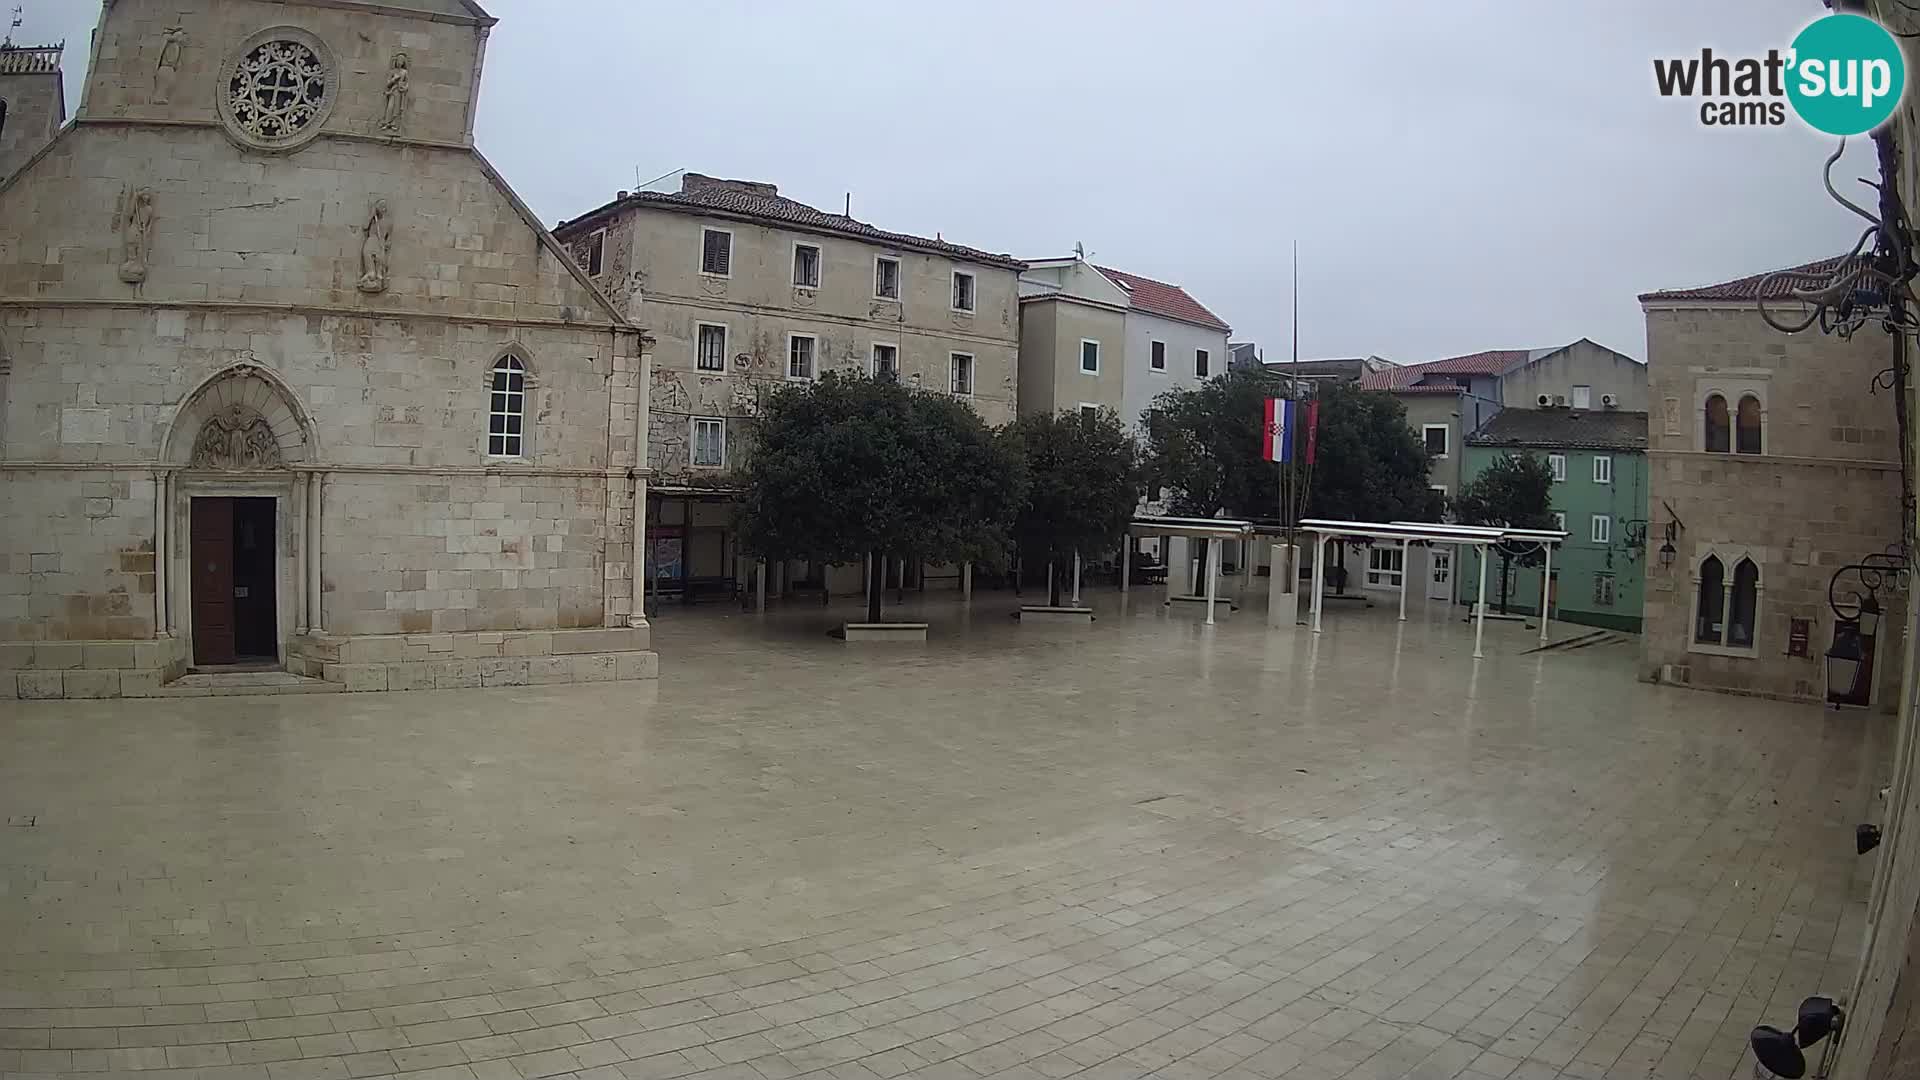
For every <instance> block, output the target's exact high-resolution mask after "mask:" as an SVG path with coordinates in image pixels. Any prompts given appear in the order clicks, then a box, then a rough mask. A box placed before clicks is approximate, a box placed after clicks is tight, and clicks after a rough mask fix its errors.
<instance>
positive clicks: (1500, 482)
mask: <svg viewBox="0 0 1920 1080" xmlns="http://www.w3.org/2000/svg"><path fill="white" fill-rule="evenodd" d="M1453 507H1454V512H1455V513H1456V514H1457V515H1458V516H1459V518H1460V521H1461V523H1462V524H1465V525H1498V526H1503V527H1506V528H1510V529H1551V528H1553V468H1552V467H1551V466H1549V465H1548V464H1547V463H1546V462H1545V461H1542V460H1541V459H1539V458H1537V457H1535V456H1534V455H1532V454H1506V455H1502V456H1500V457H1496V458H1494V459H1493V464H1491V465H1489V466H1487V468H1486V470H1485V471H1483V472H1482V473H1481V474H1480V475H1479V476H1476V477H1474V478H1473V480H1472V482H1470V483H1468V484H1467V486H1466V487H1463V488H1461V489H1460V497H1459V498H1457V499H1455V500H1454V501H1453ZM1496 546H1497V547H1498V549H1499V551H1500V613H1501V614H1502V615H1505V614H1506V613H1507V583H1508V580H1509V574H1510V571H1511V567H1512V563H1513V562H1514V561H1515V560H1518V561H1519V563H1520V565H1522V566H1537V565H1539V563H1540V556H1541V553H1542V551H1543V550H1544V549H1543V548H1541V547H1540V545H1538V544H1532V545H1526V546H1525V547H1523V548H1521V549H1517V550H1516V549H1513V548H1512V547H1511V546H1510V545H1507V544H1499V545H1496Z"/></svg>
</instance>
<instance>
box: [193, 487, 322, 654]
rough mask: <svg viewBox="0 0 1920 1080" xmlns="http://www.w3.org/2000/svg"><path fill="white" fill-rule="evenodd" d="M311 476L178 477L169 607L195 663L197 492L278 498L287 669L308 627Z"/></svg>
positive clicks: (279, 618)
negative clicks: (304, 616)
mask: <svg viewBox="0 0 1920 1080" xmlns="http://www.w3.org/2000/svg"><path fill="white" fill-rule="evenodd" d="M305 481H306V477H305V475H304V474H301V473H295V472H282V473H278V474H273V473H264V474H249V475H239V476H234V475H227V474H220V473H202V472H182V473H176V474H175V475H174V477H173V484H172V492H171V495H170V497H169V498H168V500H167V506H166V514H167V518H168V521H167V524H166V526H165V528H166V530H167V536H168V547H169V549H170V550H169V551H168V563H169V566H168V573H167V589H168V592H169V593H170V594H171V595H170V596H169V597H168V603H167V609H168V611H170V612H179V613H180V617H179V618H178V619H176V620H175V622H176V625H177V626H178V627H179V629H178V630H177V631H176V632H177V633H179V634H180V635H181V637H182V639H183V643H184V644H185V646H186V655H187V657H188V664H189V666H194V665H193V662H192V657H193V656H194V649H193V579H192V574H193V565H192V560H193V540H192V528H191V526H192V522H193V518H192V516H191V515H192V513H193V500H194V499H196V498H200V499H205V498H236V499H272V500H273V547H274V552H273V638H274V645H275V651H276V654H277V656H278V659H277V660H276V661H275V662H274V666H275V667H276V668H280V669H285V667H286V664H287V650H288V648H289V647H290V646H291V645H292V643H293V637H294V634H295V633H296V632H297V631H298V630H300V629H302V628H301V627H300V626H299V625H298V622H299V616H300V613H301V611H302V610H303V609H304V607H305V605H304V603H302V602H301V600H302V599H303V598H304V597H305V591H304V590H305V588H306V581H305V574H304V571H305V567H306V565H307V558H308V553H307V528H306V499H305V497H304V494H305V491H306V487H307V485H306V482H305Z"/></svg>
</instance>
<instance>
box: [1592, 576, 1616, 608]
mask: <svg viewBox="0 0 1920 1080" xmlns="http://www.w3.org/2000/svg"><path fill="white" fill-rule="evenodd" d="M1593 602H1594V604H1595V606H1597V607H1612V606H1613V575H1612V574H1595V575H1593Z"/></svg>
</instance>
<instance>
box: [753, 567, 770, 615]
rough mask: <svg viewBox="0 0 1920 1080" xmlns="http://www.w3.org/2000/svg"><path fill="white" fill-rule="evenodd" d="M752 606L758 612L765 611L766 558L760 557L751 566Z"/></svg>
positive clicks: (763, 612)
mask: <svg viewBox="0 0 1920 1080" xmlns="http://www.w3.org/2000/svg"><path fill="white" fill-rule="evenodd" d="M753 606H754V609H755V610H756V611H758V612H759V613H760V614H762V615H765V614H766V613H767V560H765V559H761V560H760V561H758V562H756V563H755V564H754V566H753Z"/></svg>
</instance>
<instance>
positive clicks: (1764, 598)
mask: <svg viewBox="0 0 1920 1080" xmlns="http://www.w3.org/2000/svg"><path fill="white" fill-rule="evenodd" d="M1835 265H1836V261H1835V260H1827V261H1825V262H1821V263H1815V264H1811V265H1809V266H1808V267H1805V268H1802V269H1804V270H1805V272H1807V273H1808V274H1812V275H1816V276H1825V275H1826V274H1827V273H1830V272H1831V271H1832V269H1833V267H1834V266H1835ZM1764 276H1765V275H1755V276H1753V277H1747V278H1741V279H1739V280H1736V281H1729V282H1723V283H1720V284H1716V285H1709V286H1705V287H1701V288H1692V289H1675V290H1669V291H1664V292H1654V293H1648V294H1646V295H1644V296H1642V297H1641V298H1640V301H1641V306H1642V307H1643V308H1644V309H1645V311H1646V317H1647V361H1648V370H1649V373H1650V376H1651V388H1650V393H1649V396H1650V397H1651V399H1652V406H1653V411H1652V416H1651V418H1650V420H1649V424H1648V445H1649V450H1648V458H1649V470H1650V473H1651V476H1650V479H1649V492H1650V499H1649V514H1650V518H1651V521H1650V527H1649V535H1648V541H1647V543H1648V549H1649V557H1648V560H1647V595H1646V621H1645V631H1644V638H1643V643H1644V644H1643V647H1644V649H1645V664H1646V671H1647V674H1648V675H1649V676H1650V677H1653V678H1657V679H1660V680H1662V681H1667V682H1673V683H1678V684H1683V685H1688V686H1695V687H1702V688H1707V689H1715V690H1727V691H1734V692H1740V693H1754V694H1764V695H1767V696H1771V697H1785V698H1796V699H1802V700H1810V701H1811V700H1821V699H1822V697H1823V695H1824V692H1825V689H1826V687H1825V681H1824V664H1823V656H1824V654H1825V653H1826V651H1827V649H1828V647H1829V646H1830V645H1831V644H1832V643H1833V639H1834V630H1835V622H1836V616H1835V613H1834V611H1833V610H1832V608H1831V607H1830V606H1829V604H1828V586H1829V583H1830V582H1832V581H1833V578H1834V574H1835V572H1836V571H1837V570H1840V568H1842V567H1844V566H1847V565H1849V564H1856V563H1859V562H1860V561H1861V560H1862V559H1863V558H1865V557H1867V556H1870V555H1875V554H1887V553H1893V554H1895V555H1897V554H1898V551H1899V545H1900V543H1901V528H1900V448H1899V437H1898V428H1897V424H1896V421H1895V415H1894V403H1893V398H1892V394H1891V393H1889V392H1888V391H1886V390H1885V389H1882V390H1880V391H1879V392H1874V390H1873V384H1874V380H1875V378H1876V376H1878V375H1879V373H1880V372H1881V371H1883V370H1886V369H1890V368H1891V367H1892V366H1893V351H1894V348H1895V345H1894V342H1893V341H1892V340H1891V339H1889V338H1888V336H1887V335H1886V334H1885V333H1883V332H1882V331H1881V330H1880V329H1879V328H1878V326H1876V325H1873V324H1868V325H1867V326H1865V327H1863V328H1862V329H1861V330H1860V331H1859V332H1858V333H1857V334H1855V335H1854V337H1853V338H1852V339H1851V340H1847V339H1842V338H1840V337H1838V336H1834V335H1827V334H1822V333H1820V332H1819V331H1818V330H1807V331H1803V332H1801V333H1799V334H1793V335H1787V334H1782V333H1780V332H1778V331H1776V330H1774V329H1772V328H1770V327H1769V326H1767V325H1766V323H1765V322H1763V321H1762V319H1761V317H1760V314H1759V311H1758V309H1757V308H1756V306H1755V301H1756V297H1757V296H1758V295H1759V290H1760V288H1761V285H1762V278H1763V277H1764ZM1789 284H1791V283H1789V282H1782V281H1778V280H1776V281H1775V282H1774V283H1772V284H1771V285H1769V286H1768V287H1769V288H1772V289H1774V290H1775V291H1777V292H1783V291H1784V290H1785V289H1786V288H1787V287H1788V285H1789ZM1665 545H1671V547H1672V548H1673V551H1672V552H1671V553H1670V554H1671V562H1670V565H1665V566H1663V565H1662V564H1663V562H1666V561H1667V560H1666V559H1663V558H1661V557H1660V556H1659V555H1658V554H1656V553H1657V552H1659V551H1660V550H1661V549H1662V548H1663V546H1665ZM1860 584H1861V583H1860V581H1859V580H1858V577H1857V575H1850V576H1843V578H1842V580H1841V582H1840V586H1839V588H1840V589H1842V590H1848V589H1857V588H1859V586H1860ZM1881 600H1882V602H1883V603H1885V604H1887V606H1888V611H1887V614H1886V617H1885V618H1884V619H1883V620H1882V627H1883V632H1882V633H1881V635H1879V636H1880V639H1881V640H1880V641H1879V642H1877V643H1876V644H1875V646H1874V649H1873V652H1874V661H1875V662H1874V666H1873V676H1872V679H1871V682H1870V683H1869V684H1867V685H1869V686H1870V687H1871V703H1872V704H1874V705H1885V706H1891V704H1892V702H1893V695H1894V694H1895V692H1896V691H1897V689H1898V687H1899V684H1900V667H1901V665H1900V657H1901V654H1902V651H1903V649H1904V645H1903V642H1902V637H1903V635H1902V633H1901V629H1900V628H1901V627H1902V626H1903V625H1904V623H1905V618H1904V614H1903V613H1904V606H1903V605H1902V604H1901V595H1900V594H1897V593H1896V594H1891V595H1890V594H1888V593H1884V592H1883V593H1882V594H1881Z"/></svg>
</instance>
